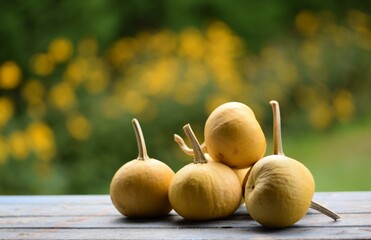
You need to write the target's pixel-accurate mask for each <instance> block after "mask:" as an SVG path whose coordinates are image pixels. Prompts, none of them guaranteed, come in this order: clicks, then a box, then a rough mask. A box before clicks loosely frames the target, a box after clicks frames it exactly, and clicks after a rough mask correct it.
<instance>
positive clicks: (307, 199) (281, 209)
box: [245, 101, 337, 228]
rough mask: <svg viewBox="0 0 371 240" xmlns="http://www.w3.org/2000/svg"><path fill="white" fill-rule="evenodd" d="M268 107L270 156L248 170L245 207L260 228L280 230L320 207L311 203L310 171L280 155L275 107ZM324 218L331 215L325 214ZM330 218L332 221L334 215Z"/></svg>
mask: <svg viewBox="0 0 371 240" xmlns="http://www.w3.org/2000/svg"><path fill="white" fill-rule="evenodd" d="M270 103H271V105H272V108H273V115H274V127H273V128H274V130H273V139H274V152H273V155H270V156H267V157H264V158H263V159H261V160H259V161H258V162H257V163H256V164H255V165H254V166H253V167H252V169H251V173H250V177H249V179H248V181H247V184H246V189H245V203H246V207H247V209H248V212H249V213H250V215H251V217H252V218H253V219H255V220H256V221H257V222H259V223H260V224H261V225H263V226H266V227H272V228H283V227H288V226H291V225H293V224H294V223H296V222H297V221H299V220H300V219H301V218H302V217H303V216H304V215H305V214H306V213H307V211H308V209H309V207H313V206H314V208H316V206H317V208H316V209H317V210H318V207H319V206H320V205H319V204H317V203H314V202H312V198H313V195H314V190H315V183H314V179H313V176H312V174H311V173H310V171H309V170H308V169H307V168H306V167H305V166H304V165H303V164H302V163H300V162H298V161H296V160H294V159H292V158H289V157H286V156H285V155H284V153H283V150H282V141H281V124H280V113H279V105H278V102H276V101H271V102H270ZM320 207H322V206H320ZM322 209H324V208H323V207H322ZM327 214H330V215H331V213H330V212H329V211H327ZM330 215H329V216H330ZM332 217H333V218H334V219H336V218H337V215H336V214H335V215H332Z"/></svg>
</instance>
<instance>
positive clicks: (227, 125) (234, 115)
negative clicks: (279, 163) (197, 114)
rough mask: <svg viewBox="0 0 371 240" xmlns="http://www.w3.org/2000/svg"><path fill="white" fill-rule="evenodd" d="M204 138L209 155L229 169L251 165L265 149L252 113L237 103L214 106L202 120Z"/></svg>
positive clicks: (259, 129)
mask: <svg viewBox="0 0 371 240" xmlns="http://www.w3.org/2000/svg"><path fill="white" fill-rule="evenodd" d="M204 135H205V146H206V148H207V152H208V153H209V154H210V156H211V157H212V158H213V159H214V160H215V161H217V162H221V163H224V164H226V165H228V166H229V167H231V168H247V167H250V166H252V165H253V164H254V163H255V162H257V161H258V160H259V159H261V158H262V157H263V156H264V154H265V150H266V147H267V144H266V140H265V136H264V133H263V131H262V129H261V127H260V124H259V122H258V121H257V120H256V118H255V114H254V112H253V111H252V110H251V109H250V108H249V107H248V106H247V105H245V104H243V103H240V102H228V103H224V104H222V105H220V106H219V107H217V108H216V109H215V110H214V111H213V112H212V113H211V114H210V116H209V117H208V119H207V120H206V124H205V129H204Z"/></svg>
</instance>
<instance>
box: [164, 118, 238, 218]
mask: <svg viewBox="0 0 371 240" xmlns="http://www.w3.org/2000/svg"><path fill="white" fill-rule="evenodd" d="M184 131H185V132H186V135H187V137H188V138H189V140H190V142H191V144H192V147H193V150H194V152H195V160H194V162H193V163H190V164H188V165H186V166H184V167H183V168H181V169H180V170H179V171H178V172H177V173H176V174H175V176H174V178H173V180H172V182H171V184H170V187H169V200H170V203H171V205H172V206H173V208H174V210H175V211H176V212H177V213H178V214H179V215H180V216H182V217H183V218H185V219H187V220H191V221H203V220H212V219H219V218H225V217H228V216H230V215H231V214H233V213H234V212H235V210H236V209H237V208H238V207H239V205H240V201H241V197H242V190H241V187H240V183H239V180H238V177H237V175H236V174H235V173H234V172H233V171H232V169H231V168H229V167H228V166H226V165H224V164H222V163H219V162H215V161H212V160H210V159H209V160H207V159H206V157H205V155H204V154H203V153H202V151H201V148H200V145H199V143H198V141H197V139H196V137H195V135H194V133H193V131H192V129H191V127H190V125H189V124H188V125H186V126H184Z"/></svg>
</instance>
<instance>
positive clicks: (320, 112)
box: [309, 101, 333, 129]
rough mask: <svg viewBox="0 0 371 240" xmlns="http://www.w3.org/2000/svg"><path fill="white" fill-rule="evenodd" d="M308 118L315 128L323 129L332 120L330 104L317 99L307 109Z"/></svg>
mask: <svg viewBox="0 0 371 240" xmlns="http://www.w3.org/2000/svg"><path fill="white" fill-rule="evenodd" d="M309 120H310V123H311V125H312V126H313V127H314V128H316V129H325V128H327V127H329V126H330V124H331V123H332V121H333V114H332V112H331V108H330V106H329V105H328V104H327V103H326V102H323V101H318V102H317V103H316V104H314V105H313V106H311V108H310V109H309Z"/></svg>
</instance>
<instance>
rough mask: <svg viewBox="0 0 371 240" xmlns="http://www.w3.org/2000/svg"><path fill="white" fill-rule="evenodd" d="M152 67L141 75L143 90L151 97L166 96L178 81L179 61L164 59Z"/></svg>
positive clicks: (169, 58)
mask: <svg viewBox="0 0 371 240" xmlns="http://www.w3.org/2000/svg"><path fill="white" fill-rule="evenodd" d="M151 65H152V66H149V67H148V69H146V71H144V72H143V74H142V75H141V78H140V81H141V84H142V87H143V89H145V91H146V92H147V93H148V94H150V95H157V96H164V95H166V94H169V93H171V90H172V89H173V87H174V83H175V80H176V79H177V73H178V72H177V71H178V62H177V60H176V59H175V58H171V57H164V58H161V59H159V60H158V61H156V62H154V63H153V64H151Z"/></svg>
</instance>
